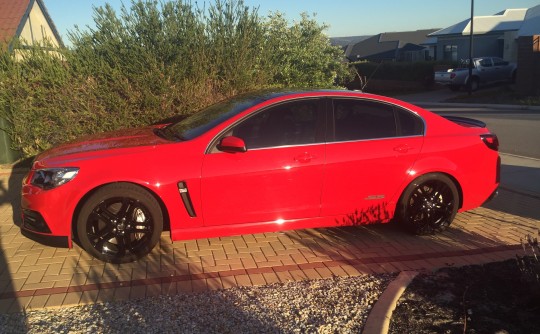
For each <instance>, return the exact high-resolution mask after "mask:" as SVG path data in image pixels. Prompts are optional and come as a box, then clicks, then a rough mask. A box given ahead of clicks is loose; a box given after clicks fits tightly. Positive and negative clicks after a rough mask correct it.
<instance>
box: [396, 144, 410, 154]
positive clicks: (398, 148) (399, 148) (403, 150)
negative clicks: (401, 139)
mask: <svg viewBox="0 0 540 334" xmlns="http://www.w3.org/2000/svg"><path fill="white" fill-rule="evenodd" d="M411 149H412V147H410V146H409V145H399V146H396V147H394V151H396V152H399V153H407V152H409V150H411Z"/></svg>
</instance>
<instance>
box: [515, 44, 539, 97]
mask: <svg viewBox="0 0 540 334" xmlns="http://www.w3.org/2000/svg"><path fill="white" fill-rule="evenodd" d="M517 64H518V68H517V79H516V88H517V90H518V92H520V93H522V94H527V95H540V35H535V36H521V37H519V39H518V61H517Z"/></svg>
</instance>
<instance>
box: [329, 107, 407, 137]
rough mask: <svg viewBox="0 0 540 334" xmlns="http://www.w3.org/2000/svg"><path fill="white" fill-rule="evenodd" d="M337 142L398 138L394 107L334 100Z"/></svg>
mask: <svg viewBox="0 0 540 334" xmlns="http://www.w3.org/2000/svg"><path fill="white" fill-rule="evenodd" d="M334 125H335V140H336V141H351V140H362V139H374V138H388V137H395V136H396V119H395V117H394V110H393V108H392V106H390V105H386V104H382V103H376V102H370V101H358V100H352V99H343V100H339V99H336V100H334Z"/></svg>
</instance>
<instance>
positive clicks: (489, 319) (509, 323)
mask: <svg viewBox="0 0 540 334" xmlns="http://www.w3.org/2000/svg"><path fill="white" fill-rule="evenodd" d="M520 267H522V266H518V263H517V260H508V261H505V262H496V263H489V264H485V265H475V266H467V267H461V268H444V269H440V270H438V271H437V272H435V273H433V274H420V275H418V276H417V277H416V278H415V279H414V280H413V282H412V283H411V284H410V285H409V286H408V287H407V290H406V291H405V293H404V294H403V296H402V297H401V298H400V300H399V302H398V306H397V308H396V310H395V311H394V313H393V315H392V321H391V324H390V331H389V332H390V333H400V334H401V333H512V334H514V333H527V334H529V333H540V282H539V281H538V279H537V278H534V277H531V275H527V274H524V273H523V272H522V270H520Z"/></svg>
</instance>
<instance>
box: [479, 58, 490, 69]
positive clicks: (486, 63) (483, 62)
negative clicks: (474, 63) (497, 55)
mask: <svg viewBox="0 0 540 334" xmlns="http://www.w3.org/2000/svg"><path fill="white" fill-rule="evenodd" d="M480 65H482V67H491V58H486V59H482V60H480Z"/></svg>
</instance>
